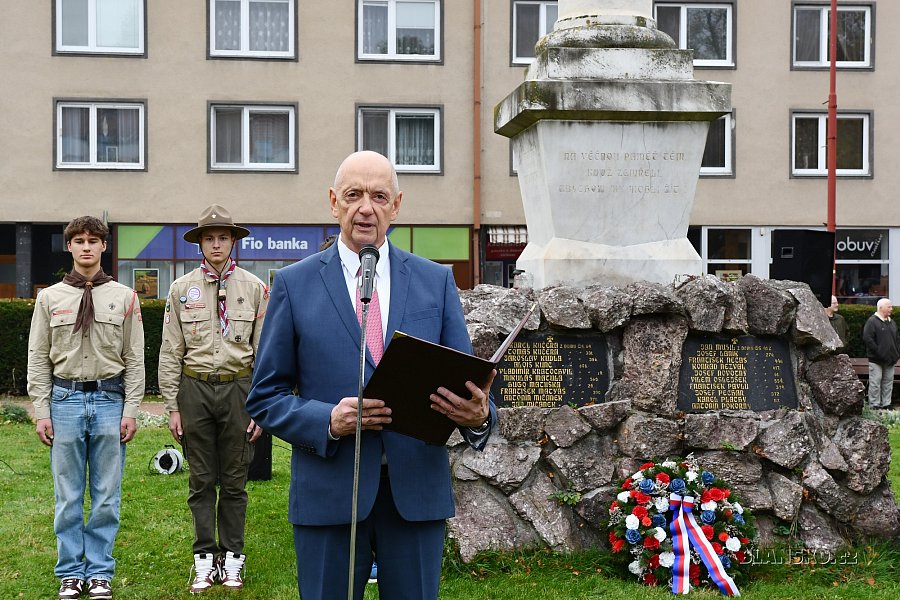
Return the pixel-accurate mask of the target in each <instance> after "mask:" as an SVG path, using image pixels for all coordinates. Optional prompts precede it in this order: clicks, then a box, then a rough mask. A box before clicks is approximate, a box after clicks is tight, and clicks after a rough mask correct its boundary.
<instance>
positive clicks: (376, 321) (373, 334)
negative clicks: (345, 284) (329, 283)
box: [356, 287, 384, 365]
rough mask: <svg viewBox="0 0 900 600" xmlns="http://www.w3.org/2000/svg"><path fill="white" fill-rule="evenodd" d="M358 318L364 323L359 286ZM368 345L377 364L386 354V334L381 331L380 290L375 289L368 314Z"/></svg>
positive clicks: (357, 295)
mask: <svg viewBox="0 0 900 600" xmlns="http://www.w3.org/2000/svg"><path fill="white" fill-rule="evenodd" d="M356 320H357V321H359V323H360V325H362V302H360V301H359V287H357V288H356ZM366 346H368V347H369V352H370V353H371V354H372V360H373V361H374V362H375V364H376V365H377V364H378V362H379V361H380V360H381V357H382V355H383V354H384V334H383V333H382V332H381V305H380V304H379V302H378V291H377V290H373V292H372V300H371V301H370V302H369V313H368V314H367V315H366Z"/></svg>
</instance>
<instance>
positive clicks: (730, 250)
mask: <svg viewBox="0 0 900 600" xmlns="http://www.w3.org/2000/svg"><path fill="white" fill-rule="evenodd" d="M703 233H704V234H705V235H704V236H703V237H704V240H703V241H704V245H705V248H706V253H705V256H704V260H705V262H706V272H707V273H709V274H710V275H715V276H716V277H718V278H719V279H722V280H724V281H734V280H735V279H738V278H740V277H741V276H743V275H746V274H747V273H750V272H751V264H752V260H751V258H752V257H751V248H750V229H717V228H713V227H709V228H707V229H705V230H704V231H703Z"/></svg>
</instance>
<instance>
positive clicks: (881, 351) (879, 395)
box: [863, 298, 900, 408]
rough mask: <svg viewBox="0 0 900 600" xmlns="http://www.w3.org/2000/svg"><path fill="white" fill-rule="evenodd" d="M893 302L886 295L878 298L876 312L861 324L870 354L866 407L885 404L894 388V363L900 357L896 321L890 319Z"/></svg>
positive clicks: (868, 353) (880, 406)
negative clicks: (867, 402) (863, 324)
mask: <svg viewBox="0 0 900 600" xmlns="http://www.w3.org/2000/svg"><path fill="white" fill-rule="evenodd" d="M893 310H894V305H893V304H891V301H890V300H889V299H887V298H882V299H881V300H879V301H878V305H877V310H876V311H875V314H873V315H872V316H871V317H869V320H868V321H866V326H865V327H864V328H863V342H865V345H866V356H868V357H869V408H888V407H889V406H890V405H891V392H892V391H893V388H894V365H896V364H897V360H898V359H900V343H898V340H897V325H896V324H895V323H894V321H893V320H892V319H891V311H893Z"/></svg>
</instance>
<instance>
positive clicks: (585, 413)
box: [578, 400, 631, 431]
mask: <svg viewBox="0 0 900 600" xmlns="http://www.w3.org/2000/svg"><path fill="white" fill-rule="evenodd" d="M578 412H579V413H580V414H581V416H582V417H584V419H585V420H586V421H587V422H588V423H590V425H591V427H593V429H594V430H595V431H604V430H606V429H611V428H612V427H615V426H616V425H618V424H619V423H621V422H622V421H623V420H624V419H625V417H627V416H628V415H629V414H630V413H631V402H630V401H628V400H619V401H617V402H601V403H600V404H590V405H588V406H581V407H579V408H578Z"/></svg>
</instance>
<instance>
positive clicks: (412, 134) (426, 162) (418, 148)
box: [357, 107, 441, 173]
mask: <svg viewBox="0 0 900 600" xmlns="http://www.w3.org/2000/svg"><path fill="white" fill-rule="evenodd" d="M440 131H441V111H440V109H438V108H382V107H361V108H360V109H359V123H358V139H357V148H358V149H359V150H374V151H375V152H378V153H380V154H383V155H385V156H387V157H388V158H390V159H391V162H393V163H394V168H396V169H397V171H399V172H404V173H438V172H440V170H441V143H440Z"/></svg>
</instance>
